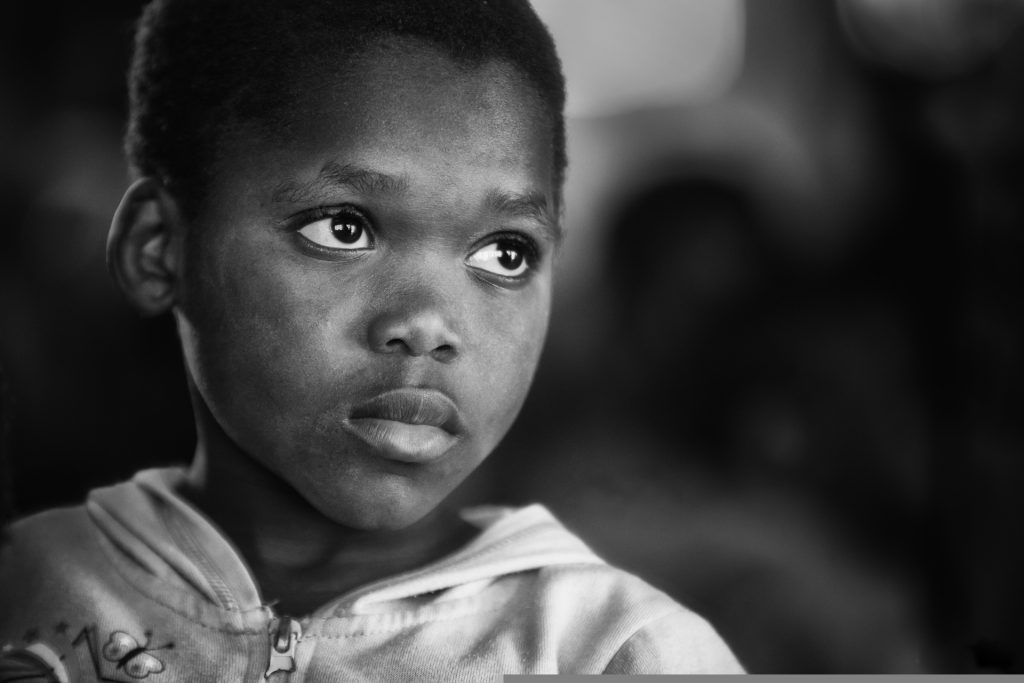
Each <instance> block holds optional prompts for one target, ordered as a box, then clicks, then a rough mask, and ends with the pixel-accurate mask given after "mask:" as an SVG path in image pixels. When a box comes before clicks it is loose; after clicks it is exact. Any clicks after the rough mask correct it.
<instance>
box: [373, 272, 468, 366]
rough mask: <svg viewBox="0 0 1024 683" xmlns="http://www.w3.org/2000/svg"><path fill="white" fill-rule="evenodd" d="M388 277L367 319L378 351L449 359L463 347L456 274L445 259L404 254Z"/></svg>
mask: <svg viewBox="0 0 1024 683" xmlns="http://www.w3.org/2000/svg"><path fill="white" fill-rule="evenodd" d="M396 265H397V267H396V268H394V269H390V275H388V276H384V277H383V278H382V280H383V281H382V282H381V283H380V285H379V287H378V290H377V291H378V292H379V294H378V296H377V299H378V302H377V306H375V307H374V314H373V319H372V320H371V321H370V324H369V330H368V332H369V343H370V346H371V348H372V349H373V350H375V351H377V352H379V353H404V354H407V355H411V356H431V357H433V358H435V359H436V360H440V361H444V362H450V361H451V360H454V359H455V358H456V357H457V356H458V354H459V352H460V351H461V349H462V339H461V338H460V333H461V327H462V325H461V321H460V320H459V319H458V309H459V298H458V296H457V294H456V292H455V291H454V288H453V286H454V284H455V282H456V280H455V278H456V277H457V276H458V273H457V272H455V271H456V270H457V269H455V268H454V267H453V266H452V264H447V263H444V262H443V260H442V259H437V258H429V257H427V256H425V255H419V256H418V257H417V258H412V259H402V261H401V262H400V263H398V264H396Z"/></svg>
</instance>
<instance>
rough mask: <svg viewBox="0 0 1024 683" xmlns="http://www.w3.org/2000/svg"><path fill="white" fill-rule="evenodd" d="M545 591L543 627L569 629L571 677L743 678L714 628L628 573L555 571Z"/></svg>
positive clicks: (549, 572)
mask: <svg viewBox="0 0 1024 683" xmlns="http://www.w3.org/2000/svg"><path fill="white" fill-rule="evenodd" d="M538 584H539V586H538V590H539V595H538V596H537V597H538V605H539V607H540V609H541V611H542V613H543V619H544V620H545V621H547V622H549V623H562V624H565V626H566V632H565V637H564V638H562V648H561V649H562V650H563V655H562V656H563V658H564V659H565V661H564V662H563V666H566V665H568V666H567V668H566V669H564V670H587V671H590V672H593V673H616V674H655V673H662V674H669V673H743V668H742V666H741V665H740V664H739V662H738V661H737V660H736V657H735V656H734V655H733V653H732V652H731V650H730V649H729V647H728V645H726V644H725V642H724V641H723V640H722V638H721V636H719V635H718V633H717V632H716V631H715V629H714V627H712V626H711V625H710V624H709V623H708V622H707V620H705V619H704V618H703V617H701V616H700V615H698V614H697V613H695V612H693V611H692V610H690V609H688V608H686V607H684V606H683V605H681V604H679V603H678V602H676V601H675V600H674V599H673V598H671V597H670V596H668V595H667V594H665V593H663V592H662V591H660V590H658V589H656V588H654V587H653V586H651V585H650V584H648V583H647V582H645V581H644V580H642V579H640V578H639V577H636V576H634V575H632V574H630V573H628V572H625V571H623V570H621V569H617V568H615V567H611V566H609V565H606V564H601V565H583V566H572V565H566V566H560V567H550V568H545V569H542V570H541V571H540V572H539V575H538ZM574 649H579V651H573V650H574ZM570 662H571V664H570Z"/></svg>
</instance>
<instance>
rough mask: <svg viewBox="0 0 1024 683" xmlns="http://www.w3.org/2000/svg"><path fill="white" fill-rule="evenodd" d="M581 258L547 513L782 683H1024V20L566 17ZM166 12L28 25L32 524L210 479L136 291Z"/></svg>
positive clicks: (13, 265) (771, 9)
mask: <svg viewBox="0 0 1024 683" xmlns="http://www.w3.org/2000/svg"><path fill="white" fill-rule="evenodd" d="M535 5H536V6H537V8H538V11H539V12H540V13H541V15H542V16H543V17H544V19H545V21H547V22H548V23H549V25H550V27H551V29H552V31H553V33H554V34H555V38H556V42H558V44H559V45H560V51H561V53H562V56H563V60H564V63H565V69H566V73H567V76H568V78H569V83H570V102H569V114H570V119H569V146H570V172H569V180H568V186H567V189H566V197H567V209H566V225H567V228H568V235H569V236H568V240H567V243H566V244H565V247H564V250H563V253H562V254H561V257H560V262H559V275H558V277H559V281H558V284H557V300H556V305H555V313H554V318H553V322H552V328H551V335H550V339H549V342H548V347H547V351H546V355H545V357H544V359H543V361H542V365H541V368H540V370H539V372H538V375H537V379H536V384H535V387H534V390H533V392H532V394H531V397H530V399H529V400H528V402H527V405H526V406H525V408H524V410H523V413H522V415H521V417H520V420H519V422H518V423H517V425H516V426H515V427H514V428H513V431H512V432H511V433H510V434H509V436H508V437H507V439H506V440H505V442H504V443H503V444H502V446H501V447H500V448H499V450H498V452H496V453H495V454H494V455H493V456H492V458H491V459H490V460H489V461H488V462H487V463H486V464H485V466H484V467H483V468H481V470H480V471H478V472H477V473H476V474H474V475H473V477H472V478H471V479H470V480H469V481H467V483H466V484H465V485H464V486H463V487H462V488H461V489H460V490H459V492H458V493H457V500H458V501H459V502H463V503H467V504H468V503H474V502H480V501H497V502H502V503H509V504H519V503H524V502H528V501H532V500H540V501H542V502H544V503H546V504H547V505H548V506H549V507H551V508H552V509H553V510H554V511H555V512H556V514H558V515H559V516H560V517H561V518H562V519H563V520H564V521H565V522H566V523H567V524H568V525H569V526H570V527H571V528H573V529H574V530H576V531H577V532H579V533H580V534H581V535H582V536H583V537H584V538H586V539H587V540H588V541H589V542H590V544H591V545H592V546H593V547H594V548H595V549H596V550H597V551H598V552H599V553H601V554H603V555H604V556H605V557H606V558H608V559H609V560H610V561H612V562H614V563H617V564H619V565H621V566H624V567H626V568H628V569H630V570H633V571H634V572H636V573H639V574H640V575H642V576H644V577H645V578H647V579H648V580H649V581H650V582H651V583H653V584H655V585H656V586H659V587H660V588H662V589H663V590H666V591H668V592H669V593H671V594H672V595H674V596H676V597H677V598H678V599H680V600H682V601H683V602H685V603H686V604H688V605H690V606H691V607H693V608H694V609H696V610H697V611H699V612H701V613H702V614H704V615H705V616H707V617H708V618H709V619H710V620H711V621H712V623H713V624H715V626H716V627H717V628H718V629H719V631H720V632H721V633H722V634H723V635H724V636H725V638H726V640H727V641H728V642H729V643H730V644H731V645H732V646H733V648H734V649H735V651H736V652H737V654H738V655H739V657H740V659H741V660H742V661H743V662H744V664H745V665H746V666H747V667H748V669H749V670H751V671H752V672H755V673H822V672H824V673H880V672H903V673H913V672H947V673H964V672H991V673H1021V672H1024V581H1022V580H1021V577H1022V576H1024V496H1022V495H1021V492H1022V491H1024V419H1022V418H1024V405H1022V404H1024V400H1022V398H1024V313H1022V311H1024V306H1022V305H1021V299H1022V295H1024V275H1022V273H1024V267H1022V266H1024V124H1022V122H1024V28H1022V27H1024V2H1022V1H1021V0H828V1H824V0H771V1H770V2H769V1H768V0H630V1H629V2H628V3H627V2H623V1H622V0H535ZM139 7H140V2H139V1H138V0H102V1H101V0H94V1H93V2H90V3H81V2H72V1H71V0H53V1H52V2H49V3H40V2H30V1H28V0H6V2H4V3H3V4H2V5H0V366H2V375H0V383H2V385H3V397H4V399H3V404H2V405H3V408H2V411H3V423H4V425H5V426H4V432H3V439H2V446H0V447H2V449H3V462H4V464H5V467H4V469H3V470H2V475H0V486H2V487H3V490H4V492H5V495H4V496H3V499H2V500H3V505H4V509H3V512H4V514H5V515H7V516H11V515H20V514H26V513H29V512H32V511H35V510H39V509H41V508H44V507H48V506H53V505H58V504H67V503H71V502H74V501H77V500H79V499H80V498H81V497H82V495H83V494H84V492H85V491H86V490H88V489H89V488H91V487H93V486H96V485H101V484H105V483H110V482H113V481H116V480H119V479H123V478H126V477H128V476H130V474H131V473H133V472H134V471H136V470H137V469H140V468H142V467H148V466H154V465H162V464H168V463H176V462H184V461H186V460H187V459H188V458H189V456H190V454H191V450H192V447H193V441H194V434H193V431H192V425H191V418H190V412H189V407H188V398H187V392H186V388H185V382H184V375H183V371H182V369H181V361H180V357H179V354H178V351H177V344H176V339H175V337H174V332H173V326H172V325H171V322H170V320H169V319H156V320H143V319H141V318H139V317H138V316H137V315H136V314H134V313H133V312H132V311H131V310H130V309H129V308H128V306H127V304H125V303H124V302H123V301H122V300H121V298H120V296H119V295H118V294H117V292H116V291H115V290H114V287H113V285H112V284H111V282H110V281H109V279H108V277H107V274H106V269H105V266H104V262H103V250H104V240H105V235H106V230H107V226H108V224H109V220H110V216H111V215H112V213H113V210H114V208H115V207H116V205H117V202H118V200H119V198H120V195H121V192H122V191H123V189H124V188H125V186H126V171H125V166H124V162H123V161H122V157H121V152H120V136H121V133H122V128H123V125H124V124H123V121H124V114H125V92H124V85H123V80H124V79H123V76H124V72H125V69H126V65H127V59H128V54H129V47H130V42H131V32H132V22H133V20H134V18H135V16H136V15H137V13H138V11H139Z"/></svg>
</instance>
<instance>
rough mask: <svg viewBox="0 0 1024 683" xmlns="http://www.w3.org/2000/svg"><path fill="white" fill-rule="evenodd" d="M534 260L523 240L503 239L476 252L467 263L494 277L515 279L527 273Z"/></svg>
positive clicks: (489, 243) (490, 243)
mask: <svg viewBox="0 0 1024 683" xmlns="http://www.w3.org/2000/svg"><path fill="white" fill-rule="evenodd" d="M533 260H534V256H533V253H532V251H531V249H530V247H529V245H527V244H525V243H524V242H523V241H521V240H517V239H512V238H509V237H503V238H499V239H496V240H494V241H493V242H488V243H487V244H485V245H484V246H482V247H480V248H479V249H477V250H476V251H474V252H473V253H472V254H470V255H469V257H468V258H467V259H466V263H467V264H468V265H469V266H470V267H472V268H476V269H478V270H483V271H486V272H488V273H493V274H494V275H500V276H502V277H511V278H515V277H520V276H522V275H523V274H524V273H526V271H527V270H529V269H530V268H531V267H532V266H533Z"/></svg>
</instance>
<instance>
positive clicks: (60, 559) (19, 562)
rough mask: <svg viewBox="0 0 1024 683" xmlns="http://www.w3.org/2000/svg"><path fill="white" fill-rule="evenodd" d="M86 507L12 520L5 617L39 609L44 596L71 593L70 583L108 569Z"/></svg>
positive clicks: (0, 595) (7, 535) (1, 566)
mask: <svg viewBox="0 0 1024 683" xmlns="http://www.w3.org/2000/svg"><path fill="white" fill-rule="evenodd" d="M101 552H102V551H101V550H100V549H99V547H98V543H97V538H96V534H95V530H94V528H93V526H92V525H91V524H90V523H89V520H88V515H87V513H86V511H85V510H84V508H83V507H81V506H79V507H72V508H60V509H54V510H48V511H46V512H41V513H38V514H35V515H32V516H30V517H26V518H24V519H21V520H19V521H16V522H14V523H13V524H11V525H9V526H8V527H7V528H5V529H4V531H3V536H2V538H0V604H3V605H4V607H5V609H4V610H3V614H2V615H0V623H2V622H4V621H5V618H7V619H14V620H15V621H17V615H18V614H19V613H24V614H22V616H25V615H26V614H33V613H37V612H38V611H39V610H40V609H41V607H40V604H39V603H40V601H42V602H47V603H49V602H55V601H56V600H57V599H58V598H59V599H70V595H69V594H70V592H72V586H71V584H73V583H76V582H79V581H81V580H82V579H83V578H84V577H87V576H89V575H93V574H103V573H106V570H107V567H106V566H105V565H106V560H105V558H103V557H101Z"/></svg>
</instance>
